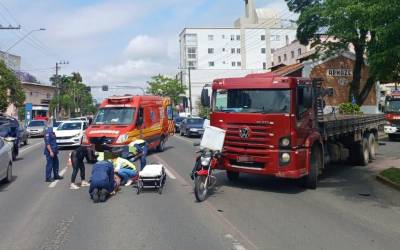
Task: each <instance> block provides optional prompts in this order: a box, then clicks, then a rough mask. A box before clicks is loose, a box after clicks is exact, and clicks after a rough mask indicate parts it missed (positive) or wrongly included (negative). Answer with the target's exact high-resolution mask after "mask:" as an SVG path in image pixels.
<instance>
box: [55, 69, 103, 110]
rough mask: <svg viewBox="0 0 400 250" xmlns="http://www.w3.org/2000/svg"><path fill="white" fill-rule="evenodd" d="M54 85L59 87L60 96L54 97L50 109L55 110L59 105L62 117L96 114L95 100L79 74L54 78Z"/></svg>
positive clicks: (74, 73)
mask: <svg viewBox="0 0 400 250" xmlns="http://www.w3.org/2000/svg"><path fill="white" fill-rule="evenodd" d="M50 81H51V82H52V85H54V86H58V87H59V95H56V96H54V98H53V99H52V100H51V102H50V109H51V110H54V109H55V108H56V107H57V104H59V105H60V110H59V113H60V112H61V113H62V116H66V117H70V116H78V115H79V116H81V115H88V114H94V113H95V112H96V110H97V109H96V107H95V106H94V105H93V98H92V95H91V93H90V91H88V89H87V86H86V85H85V84H84V83H82V77H81V75H80V74H79V73H77V72H73V73H72V74H71V75H70V76H66V75H63V76H55V75H54V76H52V77H51V78H50Z"/></svg>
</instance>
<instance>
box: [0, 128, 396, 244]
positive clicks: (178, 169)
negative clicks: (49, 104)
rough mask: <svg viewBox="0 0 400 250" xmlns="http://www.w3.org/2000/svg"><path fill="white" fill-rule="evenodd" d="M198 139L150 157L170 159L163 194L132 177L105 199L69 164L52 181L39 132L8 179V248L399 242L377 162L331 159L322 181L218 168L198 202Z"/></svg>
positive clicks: (1, 194) (392, 194)
mask: <svg viewBox="0 0 400 250" xmlns="http://www.w3.org/2000/svg"><path fill="white" fill-rule="evenodd" d="M194 140H196V139H187V138H182V137H180V136H176V137H175V138H171V139H170V140H169V142H168V144H167V145H168V147H167V150H166V151H165V152H163V153H158V154H152V155H151V156H150V157H149V161H150V162H162V163H164V164H165V165H166V166H167V169H168V174H169V177H168V180H167V184H166V187H165V190H164V192H163V194H162V195H159V194H157V193H156V192H153V191H148V192H145V193H142V194H140V195H136V192H135V190H133V189H132V188H130V187H123V190H122V192H120V193H119V194H117V196H115V197H113V198H112V199H110V200H109V201H108V202H106V203H104V204H93V203H92V202H91V201H90V199H89V194H88V189H87V188H81V189H80V190H77V191H72V190H69V189H68V187H69V180H68V179H69V178H70V175H71V169H70V168H68V169H66V171H65V174H64V176H65V177H66V179H64V180H62V181H59V182H57V183H52V184H50V185H49V184H48V183H45V182H44V156H43V154H42V151H43V144H42V142H41V140H40V139H37V140H32V141H31V143H30V145H28V146H26V147H24V148H22V149H21V155H20V158H19V160H18V161H16V162H15V163H14V169H13V170H14V181H13V182H12V183H10V184H1V185H0V249H7V250H8V249H73V250H74V249H77V250H80V249H100V250H101V249H124V248H125V249H126V248H129V249H202V250H203V249H310V250H311V249H396V250H397V249H398V248H399V246H400V195H399V193H398V192H397V191H393V190H391V189H389V188H387V187H385V186H383V185H382V184H380V183H378V182H376V181H375V180H374V176H373V175H372V173H373V169H372V168H369V167H364V168H363V167H350V166H346V165H344V164H343V165H340V166H332V167H330V168H329V169H328V171H326V173H325V174H324V177H323V179H322V180H321V182H320V187H319V188H318V189H317V190H315V191H311V190H305V189H301V188H299V187H298V186H297V185H296V183H295V182H293V181H288V180H281V179H275V178H267V177H258V176H250V175H243V176H241V178H240V181H239V182H238V183H235V184H232V183H229V182H228V181H227V180H226V178H225V175H224V173H223V172H219V173H217V175H218V180H219V181H218V183H219V185H218V187H217V189H216V190H215V192H214V194H213V195H212V196H211V197H209V199H208V200H207V201H206V202H203V203H196V202H195V199H194V195H193V193H192V183H191V181H190V178H189V176H188V174H189V172H190V170H191V168H192V165H193V159H194V156H195V153H194V151H195V148H193V146H192V141H194ZM386 147H387V150H386ZM393 147H394V148H397V149H400V142H399V143H398V144H395V143H392V142H390V143H389V142H388V143H387V144H386V145H383V146H382V149H383V151H382V153H381V155H380V158H382V159H384V158H385V157H388V156H387V155H386V154H385V152H386V151H388V153H387V154H390V157H396V154H394V153H395V151H393V155H392V150H393ZM399 151H400V150H398V151H397V152H399ZM68 152H69V151H68V150H65V151H62V152H61V154H60V162H61V169H63V168H64V167H65V166H66V162H67V155H68ZM90 169H91V166H90V165H87V176H89V173H90ZM78 179H79V177H78Z"/></svg>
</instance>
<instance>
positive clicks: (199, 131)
mask: <svg viewBox="0 0 400 250" xmlns="http://www.w3.org/2000/svg"><path fill="white" fill-rule="evenodd" d="M203 124H204V119H202V118H185V119H184V120H183V121H182V123H181V126H180V130H179V133H180V135H185V136H192V135H197V136H201V135H203V133H204V128H203Z"/></svg>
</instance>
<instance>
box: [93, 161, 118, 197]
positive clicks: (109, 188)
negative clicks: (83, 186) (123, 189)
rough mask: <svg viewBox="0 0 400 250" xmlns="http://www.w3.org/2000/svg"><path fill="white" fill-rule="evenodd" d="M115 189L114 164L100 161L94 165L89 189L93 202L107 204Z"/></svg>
mask: <svg viewBox="0 0 400 250" xmlns="http://www.w3.org/2000/svg"><path fill="white" fill-rule="evenodd" d="M115 188H116V182H115V181H114V167H113V164H112V163H111V162H109V161H99V162H97V163H96V164H94V165H93V168H92V176H91V178H90V187H89V194H90V198H92V200H93V202H95V203H97V202H99V201H100V202H105V201H106V200H107V198H108V197H109V196H110V195H111V194H112V193H113V192H114V189H115Z"/></svg>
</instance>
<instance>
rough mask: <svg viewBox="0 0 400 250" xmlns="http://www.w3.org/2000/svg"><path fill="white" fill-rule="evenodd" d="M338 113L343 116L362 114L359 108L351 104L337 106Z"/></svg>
mask: <svg viewBox="0 0 400 250" xmlns="http://www.w3.org/2000/svg"><path fill="white" fill-rule="evenodd" d="M339 112H340V114H344V115H354V114H362V112H361V110H360V106H358V105H357V104H353V103H350V102H348V103H342V104H340V105H339Z"/></svg>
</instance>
